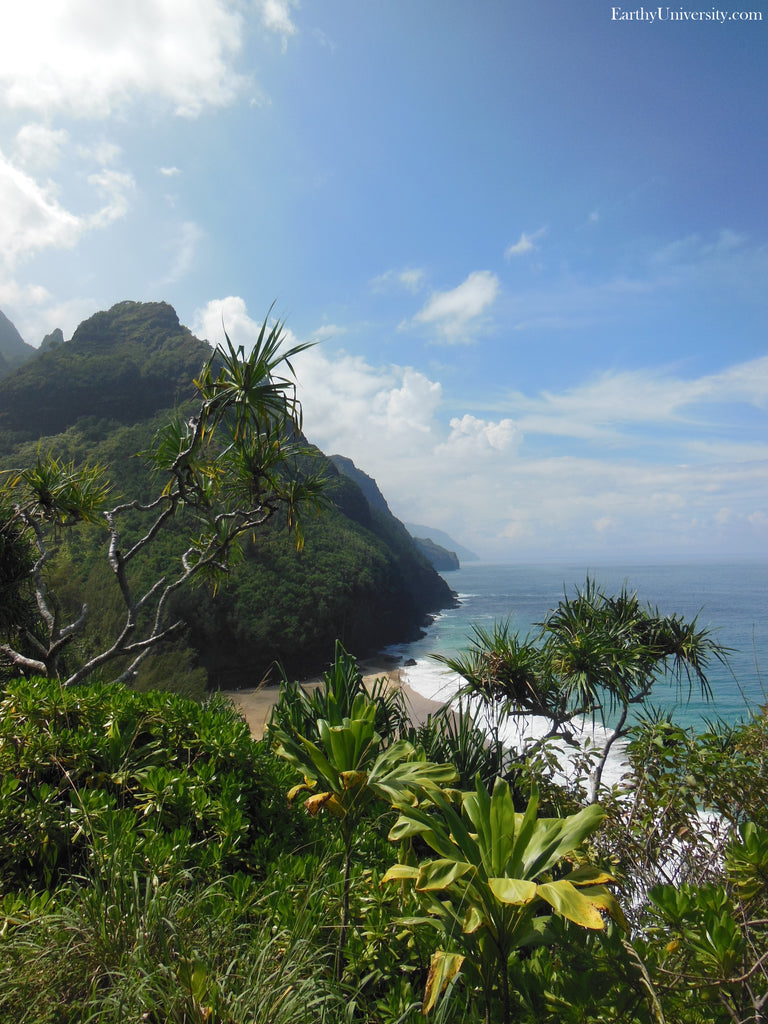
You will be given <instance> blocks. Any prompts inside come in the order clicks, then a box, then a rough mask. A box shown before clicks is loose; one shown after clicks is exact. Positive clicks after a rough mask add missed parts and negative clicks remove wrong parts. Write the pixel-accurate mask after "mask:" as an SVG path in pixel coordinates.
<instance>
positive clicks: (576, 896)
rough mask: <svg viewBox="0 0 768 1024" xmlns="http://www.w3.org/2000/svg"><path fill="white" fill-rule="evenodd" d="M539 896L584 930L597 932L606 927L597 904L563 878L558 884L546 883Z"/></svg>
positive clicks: (542, 886) (539, 889) (540, 888)
mask: <svg viewBox="0 0 768 1024" xmlns="http://www.w3.org/2000/svg"><path fill="white" fill-rule="evenodd" d="M537 895H539V896H541V898H542V899H544V900H546V901H547V903H549V904H550V906H552V907H554V909H555V910H556V911H557V912H558V913H559V914H562V915H563V917H567V918H568V920H569V921H573V923H574V924H578V925H581V927H582V928H592V929H594V930H595V931H597V930H599V929H601V928H604V927H605V922H604V921H603V918H602V916H601V915H600V911H599V910H598V909H597V907H596V906H595V903H594V902H593V901H592V900H590V898H589V897H588V896H585V895H584V894H583V893H582V892H580V891H579V890H578V889H577V888H576V887H575V886H574V885H571V883H570V882H566V881H565V880H564V879H562V878H561V879H560V880H559V881H558V882H545V883H544V884H543V885H540V886H538V890H537Z"/></svg>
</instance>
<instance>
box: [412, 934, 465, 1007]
mask: <svg viewBox="0 0 768 1024" xmlns="http://www.w3.org/2000/svg"><path fill="white" fill-rule="evenodd" d="M463 963H464V957H463V956H462V955H461V953H444V952H443V951H442V950H438V951H437V952H436V953H433V954H432V960H431V962H430V965H429V976H428V977H427V987H426V989H425V990H424V1005H423V1006H422V1012H423V1013H424V1014H427V1013H429V1011H430V1010H433V1009H434V1008H435V1006H436V1004H437V1000H438V999H439V998H440V996H441V995H442V994H443V992H444V991H445V990H446V988H447V987H448V985H449V984H450V982H451V981H452V979H453V978H455V977H456V975H457V974H458V973H459V971H460V970H461V967H462V964H463Z"/></svg>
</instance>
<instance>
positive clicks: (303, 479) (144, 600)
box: [0, 319, 324, 686]
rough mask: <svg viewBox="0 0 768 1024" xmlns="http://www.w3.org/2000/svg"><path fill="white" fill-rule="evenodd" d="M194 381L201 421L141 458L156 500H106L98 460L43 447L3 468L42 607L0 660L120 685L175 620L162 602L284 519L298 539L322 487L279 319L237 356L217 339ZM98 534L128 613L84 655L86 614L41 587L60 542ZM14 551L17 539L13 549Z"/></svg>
mask: <svg viewBox="0 0 768 1024" xmlns="http://www.w3.org/2000/svg"><path fill="white" fill-rule="evenodd" d="M225 337H226V346H225V347H222V346H218V347H217V348H216V349H215V350H214V351H213V352H212V354H211V356H210V358H209V359H208V361H207V362H206V364H205V365H204V367H203V369H202V372H201V373H200V375H199V377H198V378H197V380H196V381H195V386H196V388H197V392H198V404H197V409H196V412H195V414H194V415H193V416H191V417H182V416H177V417H176V418H175V419H174V420H172V421H171V422H169V423H168V424H167V425H166V426H165V427H164V428H163V429H161V430H160V431H159V432H158V434H157V436H156V437H155V441H154V444H153V445H152V447H151V449H150V450H149V451H147V452H146V453H144V454H145V455H146V457H147V459H148V460H149V462H150V463H151V465H152V466H153V467H154V470H155V471H156V473H157V474H158V475H159V482H158V490H159V493H157V494H156V497H154V498H151V499H149V500H146V501H143V500H140V499H138V498H135V499H131V500H126V501H120V502H118V503H114V499H113V497H112V495H113V491H112V486H111V484H110V483H109V481H107V479H106V477H105V474H104V472H103V470H102V468H101V467H100V466H99V465H88V464H82V465H76V464H75V462H74V461H65V460H63V459H59V458H57V457H55V456H54V455H52V454H50V453H44V452H42V451H39V452H38V457H37V461H36V464H35V465H33V466H31V467H28V468H26V469H22V470H18V471H16V472H6V473H5V479H4V482H3V485H2V493H1V494H0V507H2V508H5V509H6V510H7V516H6V520H5V522H4V523H3V524H1V525H2V528H3V535H4V536H7V535H8V531H9V530H10V531H11V532H12V533H13V537H14V540H15V541H18V540H19V535H21V539H23V540H25V541H26V542H27V546H28V549H29V550H31V551H33V552H34V561H33V564H32V566H31V570H30V579H31V582H32V587H33V589H34V593H35V596H36V600H37V606H38V608H39V611H40V620H39V623H38V625H37V628H36V629H34V630H31V629H28V628H26V629H19V630H17V631H16V635H15V636H14V637H12V638H11V640H10V641H9V642H8V643H5V644H3V645H2V646H1V647H0V651H2V653H3V654H4V655H5V656H6V658H8V659H10V661H11V662H12V663H13V665H14V666H15V667H16V669H17V670H18V671H21V672H25V673H34V674H37V675H46V676H52V677H57V678H61V679H62V681H63V682H64V684H65V685H68V686H71V685H74V684H75V683H77V682H79V681H80V680H82V679H85V678H86V677H88V676H90V675H91V674H93V673H94V672H96V671H97V670H101V669H102V668H103V667H104V666H106V665H107V664H108V663H109V662H113V661H115V660H117V659H119V664H120V671H119V673H118V676H117V678H118V679H120V680H126V681H129V680H131V679H132V678H133V676H134V674H135V672H136V669H137V666H138V665H139V663H140V662H141V661H142V659H144V658H145V657H146V656H147V654H148V653H149V652H150V651H151V650H152V649H153V648H155V647H156V646H157V645H158V644H159V643H160V642H162V641H163V640H165V639H167V638H168V637H171V636H173V635H174V633H176V632H177V631H178V630H179V628H180V626H181V621H180V620H176V621H168V617H169V605H170V604H171V599H172V598H173V597H174V595H175V594H176V593H177V592H178V591H179V590H180V588H183V587H185V586H186V585H188V584H190V583H192V582H194V581H202V580H208V581H211V582H212V583H213V584H214V585H215V584H216V583H217V582H218V581H219V580H220V579H221V577H222V575H223V574H224V573H226V571H227V568H228V566H229V565H230V564H231V563H232V561H233V560H235V559H236V558H237V557H238V556H239V554H240V546H239V540H240V538H247V537H248V536H250V535H252V534H253V533H254V532H255V531H257V530H259V529H260V528H261V527H263V526H264V524H265V523H266V522H267V521H268V520H270V519H272V518H273V517H274V516H275V515H276V513H277V512H278V511H282V512H283V514H284V517H285V521H286V523H287V525H288V527H289V528H293V529H295V531H296V537H297V543H298V544H299V545H300V544H301V542H302V532H301V523H300V519H299V512H300V509H301V508H302V507H307V506H310V507H314V508H316V509H318V508H320V507H321V506H322V504H323V500H324V499H323V493H322V487H323V485H322V481H321V480H320V479H319V477H318V476H317V475H313V474H312V473H311V472H308V471H307V468H306V467H307V465H308V460H309V459H310V457H311V455H312V454H313V452H314V449H311V448H310V446H308V445H307V444H306V443H305V442H304V440H303V438H302V436H301V407H300V405H299V402H298V400H297V398H296V392H295V387H294V384H293V381H292V379H291V377H290V376H286V372H287V373H288V374H292V365H291V359H292V358H293V357H294V356H295V355H296V354H297V353H298V352H300V351H302V350H303V349H304V348H306V347H307V346H306V345H296V346H294V347H293V348H291V349H289V350H287V351H281V346H282V343H283V341H284V331H283V324H282V323H277V324H275V325H274V326H272V327H271V328H268V320H266V319H265V321H264V323H263V325H262V328H261V331H260V334H259V337H258V338H257V340H256V343H255V344H254V346H253V349H252V351H251V352H250V353H249V354H248V355H247V356H246V355H245V353H244V351H243V348H242V347H241V348H238V349H236V348H235V347H234V346H233V344H232V342H231V341H230V339H229V337H228V336H226V334H225ZM182 511H184V512H186V514H187V522H188V523H189V524H190V534H191V536H188V538H187V543H186V545H185V546H183V547H182V550H181V551H179V552H176V557H177V559H178V562H177V569H176V571H175V572H173V571H170V570H168V568H167V566H166V567H165V568H164V569H163V570H161V571H160V572H159V573H158V574H157V575H153V576H152V578H151V580H149V581H147V579H146V578H145V576H146V574H142V573H141V572H139V571H138V570H137V568H136V562H137V560H138V561H139V562H140V561H141V559H139V556H140V555H143V554H145V553H146V552H147V551H148V550H149V549H150V548H151V547H152V545H153V544H154V543H156V541H157V538H158V536H159V534H160V533H161V531H162V530H163V528H164V527H166V526H167V525H168V524H169V523H170V522H171V521H172V520H174V519H175V518H177V517H178V516H179V514H180V513H181V512H182ZM88 524H90V525H94V524H101V525H102V526H105V527H106V540H107V561H108V564H109V568H110V570H111V573H112V575H113V577H114V581H115V583H116V586H117V592H118V594H119V596H120V602H121V604H122V608H123V614H122V620H121V625H120V626H119V628H118V630H117V635H116V636H114V637H113V638H112V639H111V641H110V642H108V643H107V644H106V646H105V647H104V649H102V650H100V651H98V652H97V653H95V654H91V655H90V656H86V657H85V658H83V659H79V658H77V657H76V655H75V653H74V652H75V646H76V645H75V641H76V640H77V638H78V637H80V636H81V635H82V634H83V631H84V628H85V624H86V622H87V619H88V607H87V605H86V604H83V605H81V606H80V607H79V608H78V609H77V610H76V611H75V612H74V613H73V614H72V616H71V617H68V618H65V609H64V608H63V607H62V605H61V604H60V602H59V601H58V600H57V598H56V594H55V592H53V591H52V590H51V589H50V586H49V582H50V581H49V576H50V568H51V564H52V563H53V562H54V561H55V555H56V552H57V549H58V546H59V542H60V539H61V537H62V534H63V533H68V532H70V531H71V530H72V529H73V528H75V527H77V526H83V525H88ZM16 547H18V544H17V545H16Z"/></svg>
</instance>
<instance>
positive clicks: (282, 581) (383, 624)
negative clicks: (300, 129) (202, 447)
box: [0, 302, 455, 686]
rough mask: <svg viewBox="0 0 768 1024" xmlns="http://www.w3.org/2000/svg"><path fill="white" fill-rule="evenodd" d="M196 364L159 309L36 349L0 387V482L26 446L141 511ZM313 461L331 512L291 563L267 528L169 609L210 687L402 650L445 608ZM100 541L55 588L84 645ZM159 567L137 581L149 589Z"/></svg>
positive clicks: (125, 315) (365, 507)
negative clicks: (82, 471) (336, 650)
mask: <svg viewBox="0 0 768 1024" xmlns="http://www.w3.org/2000/svg"><path fill="white" fill-rule="evenodd" d="M56 340H57V341H58V339H56ZM235 340H236V339H235ZM210 351H211V350H210V346H209V345H208V344H207V343H206V342H202V341H200V340H198V339H197V338H195V337H194V336H193V335H192V334H191V333H190V332H189V331H188V330H187V329H186V328H185V327H183V326H181V325H180V324H179V321H178V317H177V316H176V313H175V311H174V310H173V309H172V307H170V306H168V305H166V304H165V303H135V302H123V303H120V304H118V305H117V306H114V307H113V308H112V309H110V310H108V311H106V312H102V313H98V314H96V315H95V316H94V317H91V318H90V319H89V320H87V321H85V322H84V323H83V324H81V325H80V327H78V329H77V331H76V332H75V334H74V336H73V338H72V340H71V341H69V342H64V343H60V342H59V343H57V344H53V345H50V346H46V351H43V352H41V353H40V354H38V355H37V356H36V357H35V358H34V359H33V360H32V361H31V362H30V363H29V364H28V365H25V366H22V367H20V368H18V369H17V370H15V371H13V372H12V373H10V374H9V375H8V377H7V378H6V379H5V380H3V381H0V468H2V465H24V460H25V459H26V460H27V461H28V460H29V459H30V458H34V454H33V453H34V445H33V444H32V443H30V442H34V443H37V441H38V440H43V441H44V444H45V447H46V448H50V449H52V450H53V451H54V453H56V454H60V455H61V456H62V457H65V458H74V459H75V460H76V461H78V462H82V461H86V460H89V461H91V462H100V463H102V464H104V465H105V466H106V467H107V469H108V472H109V474H110V476H111V478H112V479H113V481H114V482H115V483H116V489H117V491H118V492H119V493H120V494H121V496H122V497H123V498H126V499H129V498H131V497H136V496H141V497H142V498H145V497H146V496H147V495H148V494H151V493H153V484H152V480H151V476H150V474H149V471H148V469H147V468H146V466H145V465H144V463H143V461H142V460H141V459H139V458H136V453H137V452H141V451H143V450H145V449H146V448H147V447H148V446H149V443H150V441H151V438H152V436H153V435H154V433H155V431H156V430H157V429H158V427H159V426H160V424H161V423H162V422H163V421H164V420H165V419H167V417H168V415H169V413H170V411H171V410H172V409H173V407H174V406H176V405H178V404H179V403H183V401H184V400H185V399H186V398H188V397H189V396H191V395H192V394H193V392H194V389H193V386H192V384H191V381H192V379H193V377H194V376H196V375H197V373H198V372H199V370H200V367H201V365H202V364H203V362H204V361H205V359H206V358H207V357H208V356H209V355H210ZM316 457H317V459H318V460H320V461H321V462H324V463H325V471H326V477H327V479H328V493H329V496H330V497H331V499H332V508H331V509H330V510H329V511H328V512H327V513H324V514H323V515H322V516H320V517H317V518H315V517H312V518H310V519H308V520H307V522H306V523H305V534H306V543H305V546H304V549H303V551H302V552H301V553H300V554H299V553H297V551H296V549H295V544H294V543H293V540H292V538H289V537H288V536H286V534H285V532H284V531H282V530H280V529H278V528H276V527H274V528H273V527H271V526H270V527H268V528H266V529H264V530H262V531H258V532H257V534H256V536H254V538H253V539H252V541H251V542H250V543H249V544H248V545H247V549H246V552H245V553H246V557H245V559H244V560H243V561H242V562H241V563H240V565H238V566H237V568H236V570H235V571H233V573H232V574H231V576H230V578H229V580H228V582H227V584H226V585H225V586H223V587H222V588H220V589H219V590H218V591H217V592H216V594H215V595H214V594H212V593H208V592H206V591H203V590H195V591H194V592H189V593H186V594H181V595H179V597H178V600H177V611H178V613H179V614H181V616H182V617H183V618H184V619H185V621H186V622H187V624H188V627H189V629H188V634H187V641H186V642H187V643H188V645H189V646H190V647H191V648H193V649H194V651H195V652H196V654H197V658H198V660H199V663H201V664H202V665H204V667H205V668H206V669H207V671H208V675H209V679H210V681H211V683H212V685H222V686H233V685H244V684H247V683H253V682H258V681H259V680H260V679H261V678H262V676H263V675H264V674H265V673H266V672H267V671H268V669H269V668H270V665H272V664H273V663H274V662H276V661H277V662H279V663H280V664H281V665H282V666H283V667H284V668H285V670H286V671H288V672H295V673H297V674H298V673H301V674H303V673H307V674H308V673H311V672H315V671H317V670H318V669H319V668H324V667H325V665H326V664H327V663H328V661H329V660H330V659H331V658H332V656H333V647H334V643H335V640H336V639H337V638H338V639H341V640H342V641H343V642H344V644H345V646H346V647H347V649H348V650H350V651H351V652H352V653H354V654H357V655H364V654H367V653H371V652H372V651H375V650H377V649H380V648H381V647H382V646H384V645H385V644H388V643H393V642H397V641H406V640H410V639H415V637H416V636H417V635H418V634H419V630H420V627H421V626H423V625H424V624H425V623H426V622H427V621H428V617H429V613H430V612H435V611H438V610H439V609H440V608H444V607H447V606H449V605H451V604H452V603H453V602H454V600H455V598H454V595H453V594H452V592H451V590H450V588H449V587H448V585H447V584H446V583H445V581H444V580H443V579H441V577H440V576H438V574H437V573H436V572H435V570H434V569H433V567H432V566H431V565H430V564H429V561H428V559H427V558H425V556H424V555H423V554H422V553H421V552H420V551H419V550H418V549H417V547H416V545H415V544H414V542H413V539H412V538H411V537H410V535H409V534H408V532H407V531H406V529H405V527H404V526H403V525H402V523H400V522H399V521H398V520H397V519H395V517H394V516H392V514H391V512H390V511H389V508H388V506H387V502H386V500H385V499H384V497H383V495H381V492H380V491H379V490H378V487H376V484H375V481H373V480H371V478H370V477H366V476H365V474H360V473H359V471H357V470H356V469H355V467H353V466H352V463H351V462H349V460H346V462H349V466H350V467H352V469H354V470H355V473H356V474H357V479H355V478H354V477H350V476H349V475H345V474H344V473H342V472H339V470H338V468H337V465H336V464H335V463H334V462H331V461H330V460H327V459H326V457H325V456H324V455H322V453H320V452H317V455H316ZM361 485H362V486H361ZM190 528H191V527H190V525H189V524H187V525H186V526H184V525H183V524H179V525H178V526H175V527H173V528H172V529H171V530H169V531H168V532H169V534H170V535H171V540H172V535H173V530H174V529H177V530H182V529H186V530H189V529H190ZM101 539H102V538H101V535H100V534H98V531H96V532H95V533H93V534H92V537H91V540H90V541H89V542H88V543H87V544H82V543H81V544H80V546H79V547H78V550H77V555H76V559H77V562H76V565H77V574H76V575H77V578H76V579H72V580H70V581H69V586H70V587H71V588H72V589H76V588H80V589H81V590H82V591H83V592H84V596H86V598H87V599H88V601H89V604H90V606H91V607H92V609H93V637H94V641H93V642H94V643H97V642H100V641H99V640H97V639H96V638H97V637H100V636H102V635H104V634H105V633H106V632H107V631H108V629H109V626H110V623H109V619H110V608H111V607H114V602H113V601H112V599H111V597H110V590H109V588H110V587H111V586H112V585H113V582H114V581H113V580H112V579H111V577H110V574H109V572H108V570H107V569H106V567H105V559H104V552H103V550H102V549H101V547H100V543H101ZM165 543H166V541H163V542H162V543H158V545H157V551H158V552H162V551H163V550H165V548H164V547H163V545H164V544H165ZM168 544H169V545H170V540H169V541H168ZM162 557H163V556H162V555H160V554H158V556H157V558H156V560H155V563H154V564H153V566H152V567H151V568H150V569H148V570H147V571H151V572H152V573H154V574H155V575H160V574H161V573H162Z"/></svg>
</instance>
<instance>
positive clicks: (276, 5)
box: [261, 0, 296, 51]
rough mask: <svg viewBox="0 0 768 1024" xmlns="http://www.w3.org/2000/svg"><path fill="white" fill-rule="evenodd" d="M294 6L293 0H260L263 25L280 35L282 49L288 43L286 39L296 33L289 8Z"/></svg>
mask: <svg viewBox="0 0 768 1024" xmlns="http://www.w3.org/2000/svg"><path fill="white" fill-rule="evenodd" d="M294 6H295V0H261V19H262V22H263V23H264V27H265V28H268V29H269V30H270V31H271V32H276V33H277V34H278V35H279V36H281V37H282V40H283V51H285V49H286V47H287V45H288V39H289V38H290V37H291V36H292V35H295V33H296V26H295V25H294V23H293V21H292V20H291V8H292V7H294Z"/></svg>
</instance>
